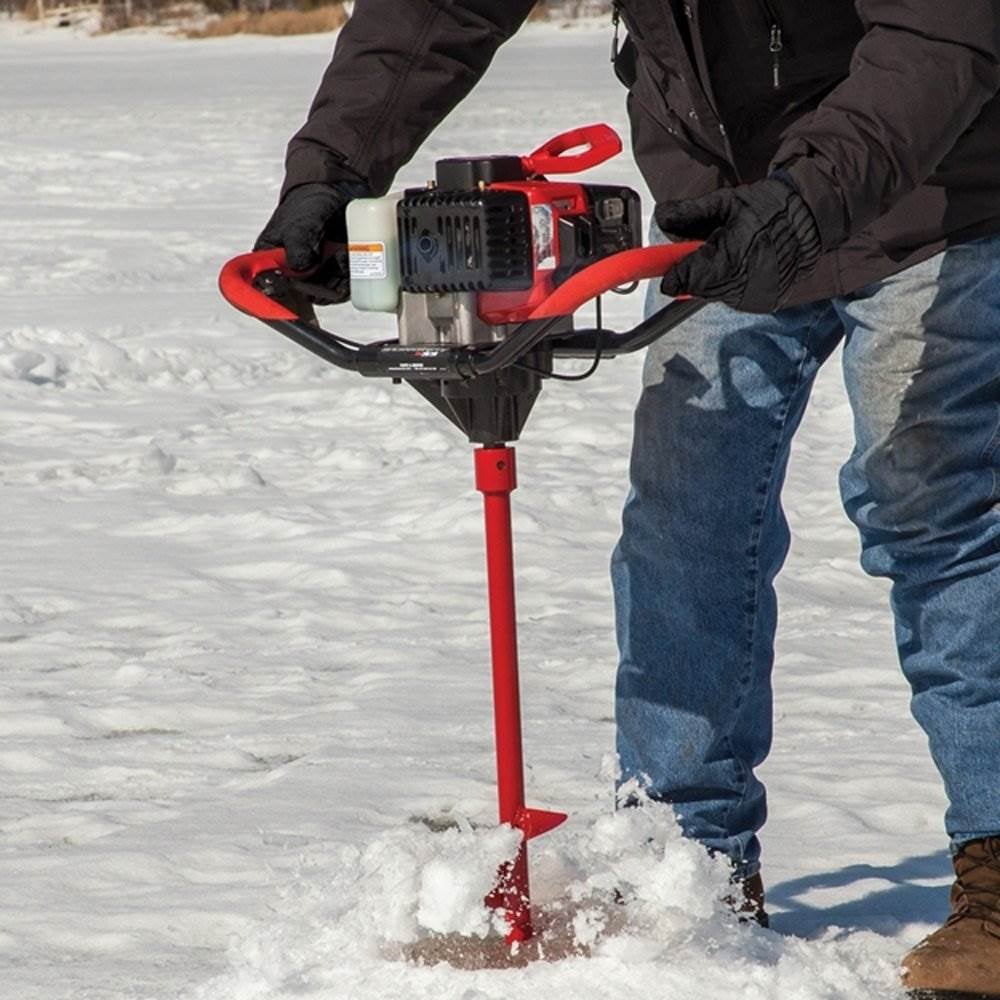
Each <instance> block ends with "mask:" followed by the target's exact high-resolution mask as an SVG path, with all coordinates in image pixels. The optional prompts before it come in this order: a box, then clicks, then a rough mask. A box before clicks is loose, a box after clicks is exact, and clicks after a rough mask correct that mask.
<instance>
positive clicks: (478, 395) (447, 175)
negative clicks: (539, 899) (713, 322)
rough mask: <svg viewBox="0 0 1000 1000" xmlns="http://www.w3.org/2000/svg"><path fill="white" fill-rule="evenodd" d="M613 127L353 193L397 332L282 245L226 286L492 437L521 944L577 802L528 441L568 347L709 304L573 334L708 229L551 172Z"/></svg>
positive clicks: (591, 354)
mask: <svg viewBox="0 0 1000 1000" xmlns="http://www.w3.org/2000/svg"><path fill="white" fill-rule="evenodd" d="M621 148H622V144H621V140H620V138H619V137H618V135H617V134H616V133H615V132H614V130H613V129H611V128H610V127H608V126H607V125H592V126H589V127H586V128H581V129H576V130H573V131H570V132H566V133H564V134H563V135H559V136H557V137H555V138H554V139H551V140H550V141H549V142H547V143H546V144H545V145H544V146H542V147H541V148H540V149H537V150H536V151H535V152H534V153H532V154H531V155H530V156H520V157H519V156H490V157H482V158H473V159H448V160H441V161H440V162H438V164H437V168H436V178H435V180H434V181H433V182H431V183H430V184H428V185H427V187H426V188H422V189H417V190H409V191H406V192H405V193H404V194H402V195H395V196H389V197H387V198H378V199H359V200H358V201H355V202H352V203H351V204H350V205H349V206H348V218H347V223H348V242H349V247H348V249H349V259H350V272H351V301H352V303H353V304H354V305H355V306H356V307H357V308H359V309H362V310H369V311H383V312H392V313H395V314H396V315H397V317H398V328H399V337H398V339H396V340H389V341H380V342H375V343H370V344H363V345H359V344H356V343H353V342H351V341H348V340H345V339H344V338H342V337H339V336H337V335H336V334H333V333H330V332H329V331H327V330H324V329H322V328H321V327H320V326H319V325H318V323H317V322H316V320H315V317H314V316H313V315H312V310H311V307H308V306H307V307H305V308H302V307H301V305H300V306H298V307H297V308H298V311H296V309H295V308H292V307H291V306H292V305H293V304H296V303H303V301H304V300H303V298H302V296H301V295H300V294H299V293H298V292H297V290H296V275H295V274H294V273H292V272H289V271H288V269H287V268H286V267H285V258H284V251H283V250H264V251H260V252H257V253H249V254H244V255H242V256H240V257H236V258H235V259H233V260H231V261H230V262H229V263H228V264H226V265H225V267H224V268H223V269H222V273H221V275H220V278H219V285H220V288H221V290H222V294H223V295H224V296H225V298H226V299H227V300H228V301H229V302H230V303H231V304H232V305H234V306H235V307H236V308H237V309H240V310H242V311H243V312H245V313H247V314H249V315H250V316H253V317H254V318H255V319H259V320H262V321H263V322H265V323H267V324H268V326H270V327H272V328H273V329H275V330H277V331H278V333H280V334H282V335H283V336H285V337H288V338H289V339H290V340H293V341H295V343H297V344H299V345H300V346H302V347H304V348H306V349H307V350H309V351H312V352H313V354H316V355H318V356H319V357H321V358H322V359H323V360H324V361H327V362H329V363H330V364H333V365H336V366H337V367H338V368H345V369H347V370H348V371H353V372H359V373H360V374H361V375H366V376H369V377H376V378H390V379H392V380H393V381H394V382H397V383H398V382H407V383H409V384H410V385H411V386H413V388H414V389H416V390H417V392H419V393H420V394H421V395H422V396H423V397H424V398H425V399H427V400H428V401H429V402H430V403H432V404H433V405H434V406H435V407H436V408H437V409H438V410H440V411H441V412H442V413H443V414H444V415H445V416H446V417H447V418H448V419H449V420H450V421H451V422H452V423H453V424H455V425H456V426H457V427H459V428H460V429H461V430H462V431H464V432H465V434H466V435H467V436H468V438H469V440H470V442H473V443H475V444H478V445H480V446H481V447H479V448H477V449H476V450H475V474H476V489H477V490H479V491H480V492H481V493H482V494H483V497H484V505H485V517H486V562H487V576H488V591H489V611H490V642H491V652H492V664H493V703H494V704H493V707H494V726H495V738H496V757H497V791H498V798H499V807H500V808H499V812H500V822H501V823H509V824H510V825H511V826H513V827H515V828H516V829H518V830H520V831H521V833H522V834H523V837H522V841H521V846H520V849H519V851H518V854H517V856H516V858H515V859H514V861H512V862H511V863H509V864H507V865H505V866H503V867H502V868H501V870H500V872H499V874H498V877H497V882H496V885H495V888H494V889H493V891H492V892H491V893H490V895H489V896H488V897H487V899H486V905H487V906H490V907H493V908H495V909H499V910H501V911H503V913H504V915H505V917H506V921H507V925H508V928H509V929H508V934H507V940H508V942H509V943H513V942H516V941H526V940H528V939H529V938H530V937H531V936H532V923H531V905H530V896H529V887H528V856H527V841H529V840H530V839H532V838H533V837H537V836H540V835H541V834H543V833H546V832H548V831H549V830H552V829H553V828H555V827H556V826H558V825H559V824H560V823H562V822H563V820H564V819H566V816H565V814H563V813H557V812H548V811H546V810H542V809H529V808H528V807H527V806H526V805H525V802H524V767H523V761H522V748H521V710H520V695H519V684H518V664H517V623H516V618H515V611H514V563H513V548H512V542H511V518H510V494H511V492H512V491H513V490H514V488H515V487H516V485H517V484H516V472H515V465H514V449H513V448H512V447H511V446H510V442H512V441H516V440H517V438H518V437H519V436H520V433H521V430H522V428H523V427H524V424H525V421H526V419H527V417H528V414H529V412H530V411H531V407H532V405H533V404H534V402H535V399H536V398H537V397H538V393H539V392H540V390H541V386H542V382H543V381H544V379H546V378H548V377H558V376H555V375H554V373H553V370H552V366H553V361H554V360H555V359H557V358H589V359H591V360H592V361H593V362H594V365H595V366H596V364H597V362H598V361H600V359H601V358H610V357H614V356H615V355H618V354H625V353H630V352H633V351H637V350H639V349H640V348H643V347H645V346H647V345H648V344H650V343H652V342H653V341H654V340H656V339H657V338H658V337H660V336H662V335H663V334H664V333H666V332H667V331H668V330H670V329H672V328H673V327H674V326H676V325H677V324H678V323H680V322H682V321H683V320H684V319H686V318H687V317H688V316H690V315H691V314H692V313H693V312H694V311H696V310H697V309H698V308H700V306H701V305H702V303H700V302H698V301H695V300H688V301H680V300H678V301H675V302H673V303H671V304H670V305H668V306H667V307H666V308H665V309H663V310H661V311H660V312H659V313H657V314H656V315H654V316H651V317H650V318H648V319H647V320H645V321H644V322H643V323H640V324H639V325H638V326H636V327H634V328H633V329H631V330H628V331H626V332H624V333H616V332H614V331H612V330H607V329H604V328H603V326H602V324H601V321H600V318H599V316H600V314H599V312H598V321H597V326H596V328H594V329H586V330H574V326H573V313H574V312H576V310H577V309H579V308H580V307H581V306H583V305H584V304H585V303H587V302H589V301H591V300H592V299H596V300H597V301H598V307H599V302H600V299H599V297H600V295H602V294H603V293H604V292H608V291H614V290H620V289H621V288H622V287H623V286H626V285H631V284H634V283H635V282H637V281H639V280H640V279H643V278H653V277H659V276H661V275H663V274H664V273H665V272H666V271H667V270H668V269H669V268H670V267H671V266H673V265H674V264H675V263H677V261H679V260H680V259H682V258H683V257H684V256H686V255H687V254H689V253H690V252H691V251H692V250H694V249H695V248H696V247H697V244H694V243H683V244H675V245H668V246H657V247H649V248H646V249H641V244H642V236H641V231H640V205H639V196H638V195H637V194H636V193H635V192H634V191H632V190H630V189H628V188H624V187H617V186H601V185H585V184H579V183H569V182H565V181H552V180H548V179H547V175H559V174H570V173H575V172H577V171H581V170H585V169H588V168H590V167H595V166H597V165H598V164H601V163H603V162H605V161H606V160H608V159H610V158H611V157H613V156H615V155H617V154H618V153H619V152H621Z"/></svg>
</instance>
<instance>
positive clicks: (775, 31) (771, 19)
mask: <svg viewBox="0 0 1000 1000" xmlns="http://www.w3.org/2000/svg"><path fill="white" fill-rule="evenodd" d="M757 2H758V4H759V5H760V8H761V10H762V11H763V12H764V16H765V17H766V18H767V21H768V24H769V25H770V27H771V33H770V41H769V44H768V51H769V52H770V53H771V82H772V83H773V84H774V89H775V90H781V54H782V53H783V52H784V51H785V37H784V32H783V31H782V28H781V19H780V18H779V17H778V14H777V11H775V9H774V4H773V3H772V2H771V0H757Z"/></svg>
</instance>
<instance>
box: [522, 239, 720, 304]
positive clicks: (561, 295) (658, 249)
mask: <svg viewBox="0 0 1000 1000" xmlns="http://www.w3.org/2000/svg"><path fill="white" fill-rule="evenodd" d="M700 246H701V243H695V242H692V243H665V244H662V245H661V246H655V247H644V248H642V249H638V250H623V251H622V252H621V253H616V254H615V255H614V256H613V257H605V258H604V260H599V261H598V262H597V263H596V264H591V265H590V267H588V268H585V269H584V270H583V271H580V272H579V273H578V274H574V275H573V277H572V278H569V279H568V280H567V281H565V282H564V283H563V284H561V285H560V286H559V287H558V288H557V289H556V290H555V291H554V292H553V293H552V294H551V295H550V296H549V297H548V298H547V299H546V300H545V301H544V302H543V303H542V304H541V305H540V306H538V307H537V308H536V309H535V311H534V312H533V313H532V314H531V319H549V318H551V317H553V316H570V315H572V314H573V313H574V312H576V310H577V309H579V308H580V307H581V306H583V305H586V303H588V302H589V301H590V300H591V299H596V298H597V296H598V295H603V294H604V293H605V292H610V291H611V290H612V289H613V288H620V287H621V286H622V285H628V284H631V283H632V282H633V281H639V280H641V279H643V278H661V277H663V275H665V274H666V273H667V271H669V270H670V268H672V267H673V266H674V265H675V264H678V263H680V261H682V260H683V259H684V258H685V257H687V256H688V255H689V254H692V253H694V252H695V250H697V249H698V248H699V247H700Z"/></svg>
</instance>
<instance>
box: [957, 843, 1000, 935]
mask: <svg viewBox="0 0 1000 1000" xmlns="http://www.w3.org/2000/svg"><path fill="white" fill-rule="evenodd" d="M955 874H956V879H955V885H954V886H953V888H952V901H951V905H952V912H951V916H950V917H949V918H948V921H947V923H948V924H953V923H955V922H957V921H959V920H963V919H965V918H968V917H971V918H972V919H974V920H982V921H984V922H986V923H990V924H993V925H994V926H995V927H996V928H997V929H998V930H1000V837H988V838H987V839H986V840H982V841H978V842H975V843H974V844H970V845H967V846H966V847H965V848H964V849H963V850H962V852H961V853H960V854H959V855H958V857H957V858H956V859H955Z"/></svg>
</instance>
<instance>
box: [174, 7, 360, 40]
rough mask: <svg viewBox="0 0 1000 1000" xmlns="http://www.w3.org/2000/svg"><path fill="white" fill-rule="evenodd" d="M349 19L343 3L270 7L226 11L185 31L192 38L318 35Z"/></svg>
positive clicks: (339, 25)
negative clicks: (306, 7)
mask: <svg viewBox="0 0 1000 1000" xmlns="http://www.w3.org/2000/svg"><path fill="white" fill-rule="evenodd" d="M346 21H347V14H346V13H345V11H344V8H343V5H342V4H335V5H328V6H325V7H314V8H313V9H312V10H269V11H266V12H264V13H261V14H240V13H233V14H226V15H224V16H223V17H220V18H219V19H218V20H217V21H211V22H210V23H208V24H206V25H205V26H204V27H202V28H195V29H190V30H188V31H186V32H185V34H186V35H187V37H188V38H223V37H225V36H227V35H318V34H322V33H323V32H326V31H336V30H337V28H340V27H342V26H343V25H344V23H345V22H346Z"/></svg>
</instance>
